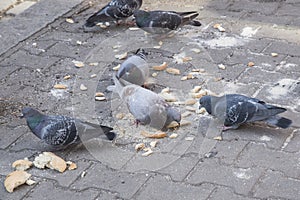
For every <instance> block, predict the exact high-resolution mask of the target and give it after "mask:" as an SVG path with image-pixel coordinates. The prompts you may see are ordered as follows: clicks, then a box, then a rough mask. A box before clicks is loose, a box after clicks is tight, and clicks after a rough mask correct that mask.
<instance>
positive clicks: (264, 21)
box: [0, 0, 300, 200]
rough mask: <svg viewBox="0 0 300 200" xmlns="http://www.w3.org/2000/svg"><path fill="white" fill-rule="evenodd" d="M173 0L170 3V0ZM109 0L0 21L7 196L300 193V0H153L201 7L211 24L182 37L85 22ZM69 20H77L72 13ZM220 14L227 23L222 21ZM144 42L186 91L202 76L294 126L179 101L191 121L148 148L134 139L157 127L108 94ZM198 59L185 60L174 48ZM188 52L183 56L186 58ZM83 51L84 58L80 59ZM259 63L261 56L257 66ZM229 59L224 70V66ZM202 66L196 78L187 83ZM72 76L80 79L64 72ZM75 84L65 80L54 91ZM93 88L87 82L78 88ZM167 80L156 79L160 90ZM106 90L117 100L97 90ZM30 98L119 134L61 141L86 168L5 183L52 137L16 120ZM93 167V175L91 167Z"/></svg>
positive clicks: (35, 9)
mask: <svg viewBox="0 0 300 200" xmlns="http://www.w3.org/2000/svg"><path fill="white" fill-rule="evenodd" d="M170 2H172V4H171V3H170ZM105 3H106V1H104V0H101V1H92V2H89V1H83V0H52V1H47V0H40V1H38V2H37V3H35V4H33V5H32V6H30V7H29V8H28V9H26V10H25V11H23V12H21V13H20V14H17V15H16V16H12V15H8V16H7V18H6V17H3V18H2V19H0V44H1V45H0V67H1V73H0V84H1V87H0V88H1V90H0V124H1V126H0V136H1V137H0V155H1V158H2V159H1V160H0V183H1V186H0V194H1V195H0V199H3V200H4V199H5V200H6V199H22V200H27V199H50V198H51V199H66V198H68V199H69V198H71V199H162V198H164V199H197V200H198V199H216V200H220V199H224V200H227V199H231V200H232V199H247V200H248V199H257V200H263V199H270V200H275V199H276V200H278V199H294V200H297V199H299V198H300V190H299V188H300V66H299V65H300V14H299V9H300V3H299V1H296V0H285V1H284V0H273V1H268V0H243V1H242V0H240V1H233V0H212V1H208V0H200V1H199V0H191V1H186V2H184V3H183V2H182V1H179V0H178V1H159V2H155V3H153V1H149V0H145V2H144V4H143V8H149V9H168V10H171V9H172V10H195V9H196V10H198V11H199V13H200V16H199V17H198V19H199V20H200V21H201V22H202V23H203V26H201V27H200V28H198V27H190V26H185V27H183V28H182V29H181V30H180V31H179V32H178V33H177V34H176V36H174V37H172V38H167V39H164V40H162V42H159V41H156V40H154V39H152V38H151V37H149V36H148V35H145V34H144V32H143V31H141V30H132V29H128V27H117V28H111V29H104V30H99V31H97V32H84V31H83V29H82V25H83V24H84V21H85V19H87V17H88V16H90V15H91V14H92V13H93V12H95V11H96V10H98V9H99V8H100V7H101V6H103V5H104V4H105ZM66 19H72V20H73V22H74V23H70V21H69V20H68V21H69V22H68V21H67V20H66ZM215 24H221V26H222V27H223V28H225V32H220V31H219V30H218V29H215V28H213V26H214V25H215ZM140 47H144V48H146V49H147V50H148V51H149V52H150V56H149V62H150V63H151V64H152V65H157V64H161V63H162V62H167V63H168V64H169V66H170V67H174V68H178V69H180V70H181V73H182V74H181V75H179V76H175V75H169V74H167V73H164V72H158V76H157V79H158V80H159V84H160V85H163V86H168V87H170V89H171V91H172V94H174V95H175V96H176V97H177V98H178V99H179V101H184V98H186V96H187V95H188V94H187V93H189V91H190V90H191V89H192V88H193V87H194V86H197V85H201V86H202V91H204V90H207V91H210V92H212V93H215V94H224V93H233V92H236V93H241V94H246V95H249V96H252V97H258V98H261V99H263V100H265V101H267V102H270V103H274V104H277V105H281V106H283V107H286V108H287V109H288V112H286V113H284V116H286V117H288V118H291V119H292V120H293V121H294V123H293V125H292V127H291V128H289V129H285V130H282V129H276V128H273V127H268V126H266V125H265V124H256V125H251V124H250V125H246V126H243V127H241V128H240V129H238V130H232V131H227V132H225V133H224V134H223V139H222V141H218V140H216V138H215V137H216V136H218V135H219V134H220V123H219V122H218V121H216V120H215V119H214V118H212V117H210V116H208V115H207V114H198V113H196V112H194V111H193V109H194V108H197V104H195V105H190V106H189V107H187V106H186V105H177V106H178V108H179V109H180V110H181V112H182V113H184V112H186V111H187V110H190V115H189V116H187V117H186V118H185V120H187V121H189V122H192V124H190V125H186V126H183V127H181V128H180V129H179V130H175V131H169V132H168V134H169V135H171V134H173V133H176V134H178V137H177V138H174V139H171V138H164V139H159V140H158V144H157V147H155V148H153V151H154V152H153V154H152V155H150V156H148V157H144V156H142V153H143V152H136V151H135V149H134V146H135V145H136V144H137V143H140V142H144V143H145V144H146V145H147V146H149V144H150V142H151V141H153V140H151V139H145V138H144V137H143V136H141V135H140V132H141V131H142V130H147V131H149V130H148V129H147V127H143V126H140V127H139V128H135V127H132V126H130V125H131V123H132V117H131V116H130V115H126V114H125V117H124V118H123V119H122V120H120V119H117V117H116V114H118V113H126V112H127V111H126V110H124V106H122V105H121V106H120V105H119V101H118V99H117V98H116V95H114V94H112V93H110V92H108V91H107V90H105V89H106V87H107V86H108V85H110V84H111V80H110V77H111V75H112V74H113V73H114V71H113V67H115V66H117V65H118V64H119V63H121V62H122V61H121V60H118V59H116V58H115V55H116V54H122V53H124V52H129V53H132V52H133V51H135V50H136V49H137V48H140ZM178 54H180V55H183V56H184V57H191V58H192V60H190V61H189V62H184V63H175V62H174V55H178ZM177 57H178V56H177ZM74 61H80V62H83V63H84V66H83V67H81V68H77V67H75V66H74ZM250 62H253V63H254V66H248V64H249V63H250ZM221 64H222V65H224V66H225V69H220V68H219V66H220V65H221ZM192 69H201V73H199V74H195V77H196V78H195V79H192V80H187V81H181V80H180V79H181V78H182V76H183V75H186V74H187V73H189V72H191V71H192ZM67 75H70V77H71V78H70V79H68V80H65V79H64V77H65V76H67ZM59 83H60V84H65V85H67V86H68V88H67V89H66V90H57V89H53V86H54V85H55V84H59ZM82 84H83V85H84V86H86V87H87V90H86V91H82V90H80V86H81V85H82ZM161 89H162V88H156V92H159V91H160V90H161ZM95 92H104V93H105V96H106V98H107V101H104V102H98V101H95V100H94V94H95ZM24 105H30V106H33V107H35V108H37V109H39V110H41V111H43V112H45V113H49V114H64V115H70V116H75V117H78V118H81V119H85V120H89V121H94V122H97V120H98V121H100V122H101V123H103V124H106V125H111V126H114V127H115V129H116V130H117V131H118V133H119V137H118V139H117V140H116V143H115V144H111V143H109V142H106V141H105V140H102V139H100V140H93V141H91V142H89V143H87V144H85V145H84V147H83V146H81V147H74V148H72V149H67V150H62V151H56V152H55V153H56V154H57V155H59V156H61V157H62V158H64V159H65V160H71V161H73V162H75V163H76V164H77V166H78V169H76V170H72V171H66V172H64V173H59V172H56V171H54V170H50V169H48V170H39V169H36V168H32V169H30V170H28V173H30V174H32V176H33V180H35V181H36V184H34V185H32V186H28V185H24V186H21V187H19V188H17V189H16V190H15V191H14V192H13V193H11V194H10V193H8V192H7V191H6V190H5V188H4V186H3V182H4V179H5V176H6V175H7V174H9V173H10V172H11V171H12V170H13V169H12V167H11V164H12V163H13V162H14V161H15V160H18V159H23V158H24V157H28V158H29V159H30V160H33V159H34V157H35V156H36V155H38V154H39V153H41V152H43V151H49V150H52V149H49V147H48V146H47V145H45V144H44V143H42V142H40V141H39V140H38V139H37V138H36V137H35V136H34V135H33V134H32V133H31V132H30V131H29V129H28V128H27V126H26V124H25V121H24V120H22V119H19V118H18V114H19V110H20V108H21V107H23V106H24ZM83 173H85V176H82V174H83Z"/></svg>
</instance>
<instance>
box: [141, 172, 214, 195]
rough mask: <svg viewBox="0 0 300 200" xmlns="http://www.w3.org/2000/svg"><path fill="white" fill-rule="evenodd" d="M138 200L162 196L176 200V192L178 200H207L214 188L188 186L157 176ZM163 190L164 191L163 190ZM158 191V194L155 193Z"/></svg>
mask: <svg viewBox="0 0 300 200" xmlns="http://www.w3.org/2000/svg"><path fill="white" fill-rule="evenodd" d="M144 187H145V188H144V189H143V190H142V192H141V193H140V194H138V195H137V197H136V199H145V200H148V199H149V200H150V199H160V198H161V197H162V196H163V198H164V199H166V200H169V199H170V200H171V199H174V192H175V191H176V195H175V196H176V198H178V199H191V200H192V199H194V200H196V199H197V200H200V199H206V198H207V197H208V195H209V194H210V192H211V191H212V189H213V187H212V186H207V185H202V186H188V185H186V184H184V183H174V182H172V181H170V180H168V179H167V178H165V177H163V176H160V175H157V176H155V177H153V178H151V179H150V180H149V181H147V183H146V184H145V186H144ZM162 188H163V191H162V192H160V191H161V189H162ZM154 191H156V192H154Z"/></svg>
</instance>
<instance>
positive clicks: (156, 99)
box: [113, 76, 181, 130]
mask: <svg viewBox="0 0 300 200" xmlns="http://www.w3.org/2000/svg"><path fill="white" fill-rule="evenodd" d="M113 79H114V82H115V85H116V92H117V93H118V94H119V96H120V97H121V99H122V100H123V101H124V102H125V103H126V105H127V107H128V109H129V111H130V113H131V114H132V115H133V116H134V117H135V119H136V122H137V124H138V123H141V124H143V125H150V126H151V127H153V128H156V129H161V130H166V129H167V127H168V125H169V124H170V123H171V122H173V121H176V122H177V123H178V124H180V121H181V114H180V112H179V111H178V110H177V109H175V108H173V107H172V106H171V105H169V104H168V103H167V102H166V101H165V100H164V99H163V98H162V97H160V96H159V95H158V94H156V93H154V92H152V91H150V90H147V89H145V88H143V87H141V86H138V85H134V84H130V85H126V86H124V85H122V83H121V82H120V81H119V80H118V79H117V78H116V77H115V76H114V77H113Z"/></svg>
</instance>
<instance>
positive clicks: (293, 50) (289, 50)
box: [264, 42, 300, 57]
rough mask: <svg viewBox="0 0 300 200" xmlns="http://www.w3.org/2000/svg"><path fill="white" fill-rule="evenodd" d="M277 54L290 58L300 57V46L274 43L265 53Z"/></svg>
mask: <svg viewBox="0 0 300 200" xmlns="http://www.w3.org/2000/svg"><path fill="white" fill-rule="evenodd" d="M272 52H277V53H278V54H285V55H289V56H298V57H299V56H300V46H299V45H297V44H294V43H288V42H273V43H272V44H271V45H270V46H269V47H267V48H266V49H265V51H264V53H269V54H270V53H272Z"/></svg>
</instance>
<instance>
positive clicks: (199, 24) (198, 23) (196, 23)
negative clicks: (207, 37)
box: [189, 20, 202, 26]
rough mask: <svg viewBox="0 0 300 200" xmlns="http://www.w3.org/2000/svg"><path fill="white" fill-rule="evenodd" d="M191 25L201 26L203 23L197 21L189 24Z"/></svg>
mask: <svg viewBox="0 0 300 200" xmlns="http://www.w3.org/2000/svg"><path fill="white" fill-rule="evenodd" d="M189 25H192V26H201V25H202V24H201V22H199V21H197V20H192V21H190V22H189Z"/></svg>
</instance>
